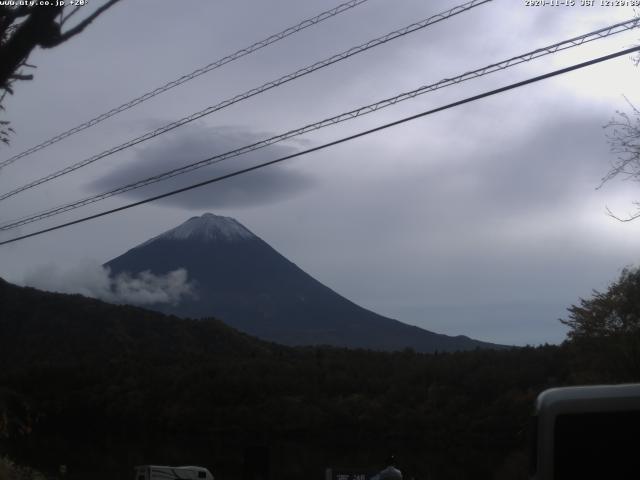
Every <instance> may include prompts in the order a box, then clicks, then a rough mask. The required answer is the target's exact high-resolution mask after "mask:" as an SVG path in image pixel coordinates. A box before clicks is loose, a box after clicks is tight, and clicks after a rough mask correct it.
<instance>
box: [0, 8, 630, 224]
mask: <svg viewBox="0 0 640 480" xmlns="http://www.w3.org/2000/svg"><path fill="white" fill-rule="evenodd" d="M638 25H640V18H639V19H631V20H628V21H626V22H620V23H617V24H614V25H611V26H609V27H605V28H601V29H599V30H595V31H593V32H589V33H586V34H584V35H580V36H578V37H573V38H570V39H568V40H565V41H562V42H558V43H554V44H552V45H549V46H545V47H542V48H538V49H536V50H533V51H530V52H527V53H524V54H522V55H518V56H515V57H511V58H509V59H506V60H502V61H500V62H497V63H493V64H491V65H488V66H485V67H482V68H479V69H477V70H472V71H469V72H466V73H464V74H462V75H459V76H456V77H452V78H445V79H443V80H440V81H438V82H436V83H433V84H430V85H425V86H421V87H419V88H417V89H415V90H412V91H409V92H405V93H401V94H399V95H396V96H395V97H391V98H387V99H384V100H380V101H378V102H376V103H372V104H369V105H366V106H363V107H359V108H356V109H354V110H351V111H348V112H345V113H341V114H339V115H336V116H333V117H330V118H326V119H324V120H321V121H319V122H316V123H312V124H309V125H306V126H303V127H300V128H297V129H294V130H290V131H288V132H285V133H282V134H280V135H275V136H272V137H270V138H266V139H263V140H260V141H258V142H255V143H252V144H250V145H245V146H243V147H240V148H237V149H234V150H230V151H228V152H225V153H222V154H218V155H215V156H212V157H209V158H206V159H204V160H200V161H198V162H194V163H191V164H188V165H185V166H183V167H179V168H175V169H172V170H169V171H166V172H163V173H159V174H157V175H154V176H151V177H147V178H144V179H142V180H138V181H136V182H133V183H130V184H127V185H124V186H121V187H118V188H115V189H113V190H109V191H107V192H103V193H100V194H97V195H94V196H91V197H87V198H84V199H82V200H78V201H75V202H72V203H67V204H63V205H58V206H56V207H53V208H50V209H47V210H44V211H41V212H38V213H35V214H31V215H29V216H26V217H23V218H19V219H16V220H12V221H10V222H7V223H4V224H2V225H0V231H4V230H10V229H12V228H16V227H19V226H22V225H25V224H28V223H32V222H35V221H38V220H41V219H44V218H48V217H51V216H53V215H57V214H60V213H64V212H67V211H70V210H74V209H76V208H80V207H83V206H86V205H88V204H91V203H95V202H98V201H100V200H104V199H106V198H109V197H112V196H115V195H118V194H120V193H125V192H128V191H131V190H135V189H138V188H142V187H144V186H147V185H150V184H153V183H157V182H159V181H162V180H166V179H168V178H172V177H175V176H177V175H182V174H184V173H188V172H190V171H193V170H197V169H199V168H202V167H205V166H208V165H212V164H216V163H220V162H222V161H225V160H227V159H229V158H233V157H237V156H240V155H243V154H245V153H249V152H252V151H255V150H258V149H261V148H264V147H267V146H269V145H273V144H275V143H279V142H282V141H284V140H287V139H290V138H293V137H296V136H299V135H302V134H305V133H309V132H312V131H315V130H319V129H321V128H325V127H328V126H331V125H335V124H338V123H341V122H344V121H347V120H351V119H354V118H357V117H360V116H363V115H366V114H369V113H373V112H376V111H378V110H381V109H383V108H386V107H390V106H392V105H395V104H397V103H399V102H402V101H405V100H409V99H412V98H415V97H416V96H418V95H423V94H425V93H428V92H431V91H434V90H437V89H440V88H444V87H447V86H450V85H455V84H457V83H460V82H463V81H466V80H470V79H473V78H478V77H480V76H483V75H487V74H489V73H493V72H496V71H499V70H504V69H506V68H510V67H513V66H515V65H519V64H521V63H524V62H528V61H531V60H533V59H536V58H539V57H542V56H545V55H550V54H553V53H555V52H558V51H561V50H566V49H568V48H573V47H576V46H579V45H582V44H584V43H586V42H590V41H593V40H597V39H601V38H606V37H607V36H610V35H613V34H615V33H619V32H621V31H625V30H629V29H631V28H634V27H635V26H638Z"/></svg>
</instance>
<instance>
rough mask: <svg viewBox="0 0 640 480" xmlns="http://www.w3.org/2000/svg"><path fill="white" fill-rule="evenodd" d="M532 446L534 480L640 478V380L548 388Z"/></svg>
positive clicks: (540, 403) (540, 398)
mask: <svg viewBox="0 0 640 480" xmlns="http://www.w3.org/2000/svg"><path fill="white" fill-rule="evenodd" d="M531 446H532V451H531V469H530V478H531V479H533V480H573V479H579V480H591V479H594V480H609V479H611V480H617V479H623V480H626V479H630V478H640V455H639V452H640V384H627V385H597V386H592V387H566V388H552V389H549V390H545V391H544V392H542V393H541V394H540V395H538V400H537V402H536V416H535V417H534V422H533V428H532V444H531Z"/></svg>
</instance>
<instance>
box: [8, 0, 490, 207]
mask: <svg viewBox="0 0 640 480" xmlns="http://www.w3.org/2000/svg"><path fill="white" fill-rule="evenodd" d="M491 1H493V0H472V1H470V2H467V3H465V4H463V5H459V6H456V7H453V8H451V9H449V10H447V11H445V12H442V13H439V14H437V15H433V16H431V17H429V18H426V19H424V20H422V21H420V22H416V23H413V24H411V25H409V26H407V27H404V28H401V29H399V30H395V31H393V32H390V33H387V34H386V35H383V36H381V37H378V38H375V39H373V40H370V41H368V42H366V43H363V44H361V45H358V46H357V47H352V48H350V49H348V50H346V51H344V52H342V53H339V54H336V55H333V56H331V57H329V58H327V59H325V60H322V61H319V62H316V63H314V64H312V65H309V66H307V67H304V68H301V69H300V70H297V71H296V72H294V73H290V74H288V75H284V76H282V77H280V78H278V79H277V80H272V81H270V82H267V83H265V84H263V85H261V86H260V87H256V88H252V89H251V90H248V91H246V92H244V93H241V94H239V95H236V96H234V97H231V98H229V99H227V100H224V101H222V102H220V103H218V104H216V105H213V106H210V107H207V108H205V109H204V110H200V111H199V112H196V113H193V114H191V115H189V116H187V117H183V118H181V119H180V120H176V121H174V122H172V123H169V124H167V125H164V126H162V127H159V128H157V129H155V130H153V131H151V132H147V133H145V134H144V135H141V136H139V137H136V138H134V139H132V140H129V141H128V142H125V143H123V144H120V145H118V146H115V147H112V148H110V149H108V150H105V151H104V152H102V153H99V154H97V155H94V156H92V157H89V158H86V159H84V160H81V161H79V162H77V163H74V164H73V165H70V166H68V167H66V168H63V169H62V170H58V171H56V172H54V173H51V174H49V175H47V176H45V177H42V178H40V179H38V180H34V181H33V182H30V183H28V184H26V185H23V186H21V187H19V188H16V189H14V190H12V191H10V192H7V193H4V194H2V195H0V201H1V200H5V199H7V198H9V197H12V196H14V195H17V194H18V193H20V192H23V191H25V190H28V189H30V188H33V187H36V186H38V185H42V184H43V183H45V182H48V181H51V180H53V179H54V178H58V177H61V176H63V175H67V174H69V173H71V172H73V171H75V170H78V169H79V168H82V167H85V166H87V165H90V164H92V163H94V162H97V161H98V160H100V159H102V158H105V157H108V156H110V155H113V154H114V153H117V152H120V151H122V150H125V149H127V148H131V147H133V146H134V145H138V144H139V143H142V142H145V141H147V140H151V139H152V138H155V137H157V136H159V135H162V134H164V133H167V132H169V131H171V130H173V129H175V128H178V127H181V126H182V125H186V124H187V123H190V122H193V121H194V120H198V119H200V118H202V117H204V116H206V115H210V114H212V113H214V112H217V111H219V110H222V109H224V108H227V107H229V106H231V105H234V104H235V103H238V102H241V101H243V100H246V99H248V98H251V97H253V96H255V95H258V94H260V93H263V92H265V91H267V90H271V89H272V88H276V87H279V86H280V85H283V84H285V83H288V82H290V81H292V80H295V79H297V78H300V77H302V76H304V75H308V74H309V73H312V72H315V71H316V70H319V69H321V68H324V67H327V66H329V65H332V64H334V63H337V62H340V61H342V60H345V59H347V58H350V57H352V56H354V55H357V54H359V53H362V52H365V51H367V50H370V49H372V48H375V47H377V46H379V45H382V44H384V43H387V42H390V41H392V40H395V39H397V38H400V37H403V36H405V35H408V34H410V33H413V32H416V31H418V30H421V29H423V28H426V27H428V26H430V25H433V24H435V23H438V22H441V21H443V20H446V19H448V18H451V17H453V16H455V15H458V14H460V13H462V12H466V11H468V10H470V9H472V8H474V7H477V6H480V5H483V4H485V3H488V2H491Z"/></svg>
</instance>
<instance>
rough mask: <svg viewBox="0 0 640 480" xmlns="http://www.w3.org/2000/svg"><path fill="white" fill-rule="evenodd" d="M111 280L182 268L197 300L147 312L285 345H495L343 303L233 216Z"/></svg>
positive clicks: (135, 256)
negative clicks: (220, 325) (208, 321)
mask: <svg viewBox="0 0 640 480" xmlns="http://www.w3.org/2000/svg"><path fill="white" fill-rule="evenodd" d="M105 266H106V267H108V268H109V269H110V271H111V274H112V275H118V274H120V273H125V272H126V273H129V274H133V275H135V274H139V273H141V272H144V271H150V272H151V273H153V274H155V275H163V274H167V273H169V272H171V271H174V270H176V269H179V268H184V269H186V270H187V272H188V275H189V279H190V280H191V281H192V282H194V283H195V290H196V295H195V296H194V297H191V298H185V299H183V300H182V301H181V302H180V303H179V304H177V305H167V304H162V305H160V304H158V305H154V306H151V307H149V308H151V309H155V310H158V311H161V312H163V313H169V314H173V315H177V316H179V317H190V318H204V317H216V318H219V319H220V320H222V321H223V322H225V323H227V324H228V325H230V326H232V327H234V328H236V329H238V330H240V331H243V332H245V333H248V334H250V335H254V336H256V337H259V338H262V339H265V340H269V341H273V342H277V343H282V344H286V345H332V346H337V347H349V348H366V349H374V350H402V349H405V348H412V349H414V350H416V351H419V352H434V351H454V350H469V349H475V348H499V346H498V345H493V344H490V343H485V342H481V341H478V340H473V339H471V338H468V337H465V336H456V337H451V336H447V335H441V334H436V333H433V332H430V331H427V330H424V329H421V328H418V327H415V326H410V325H407V324H404V323H401V322H399V321H397V320H393V319H390V318H386V317H383V316H381V315H378V314H376V313H374V312H372V311H369V310H367V309H365V308H362V307H360V306H358V305H356V304H355V303H353V302H351V301H349V300H347V299H346V298H344V297H342V296H341V295H339V294H338V293H336V292H334V291H333V290H331V289H330V288H328V287H327V286H325V285H323V284H322V283H320V282H318V281H317V280H315V279H314V278H313V277H311V276H310V275H309V274H307V273H306V272H304V271H303V270H302V269H300V268H299V267H297V266H296V265H295V264H293V263H292V262H290V261H289V260H287V259H286V258H285V257H283V256H282V255H281V254H279V253H278V252H277V251H275V250H274V249H273V248H272V247H270V246H269V245H268V244H267V243H266V242H264V241H263V240H261V239H260V238H259V237H258V236H256V235H254V234H253V233H252V232H251V231H249V230H248V229H247V228H246V227H244V226H243V225H242V224H240V223H239V222H238V221H236V220H235V219H233V218H230V217H222V216H217V215H213V214H211V213H205V214H204V215H202V216H200V217H193V218H190V219H189V220H187V221H186V222H184V223H183V224H181V225H179V226H177V227H176V228H173V229H171V230H168V231H167V232H165V233H162V234H161V235H158V236H156V237H154V238H151V239H150V240H148V241H146V242H144V243H142V244H140V245H138V246H137V247H134V248H133V249H131V250H129V251H128V252H126V253H124V254H123V255H121V256H119V257H117V258H114V259H113V260H110V261H109V262H107V263H106V264H105Z"/></svg>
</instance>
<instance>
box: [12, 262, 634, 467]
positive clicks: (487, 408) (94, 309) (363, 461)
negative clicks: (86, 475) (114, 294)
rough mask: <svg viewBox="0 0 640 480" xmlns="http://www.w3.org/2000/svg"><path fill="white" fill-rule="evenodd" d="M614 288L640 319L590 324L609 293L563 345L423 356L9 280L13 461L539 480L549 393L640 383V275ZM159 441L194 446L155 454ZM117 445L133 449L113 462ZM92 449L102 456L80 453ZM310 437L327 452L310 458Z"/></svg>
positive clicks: (574, 312) (581, 311)
mask: <svg viewBox="0 0 640 480" xmlns="http://www.w3.org/2000/svg"><path fill="white" fill-rule="evenodd" d="M615 288H618V290H617V291H614V290H615ZM625 288H626V290H624V289H625ZM621 289H622V290H624V291H623V292H621V291H619V290H621ZM634 289H637V290H634ZM610 292H612V295H613V294H614V293H615V295H617V296H616V298H618V299H620V298H627V301H626V303H625V302H624V301H623V302H622V304H623V305H624V308H626V309H627V310H624V311H622V310H621V312H622V313H624V316H625V318H633V315H635V327H633V325H632V326H630V325H629V324H626V325H624V328H623V329H620V330H616V329H617V328H618V325H617V324H615V322H614V324H608V325H604V326H603V325H599V326H598V327H597V328H595V330H594V331H595V332H596V333H594V331H589V330H588V327H589V325H590V324H591V323H593V319H594V318H595V317H596V316H594V315H587V313H588V312H593V311H595V310H597V308H598V307H601V308H600V310H601V311H600V314H601V316H603V317H607V318H611V316H612V314H611V308H612V307H611V305H612V304H611V302H610V301H609V303H608V304H607V302H606V300H607V299H608V297H607V294H608V293H609V292H607V294H599V295H600V297H598V296H597V295H596V296H595V297H594V299H593V300H583V301H582V303H581V304H580V305H578V306H574V307H572V309H571V310H570V312H569V319H568V320H566V322H567V323H568V324H569V326H570V327H571V332H572V333H571V335H570V339H569V340H568V341H567V342H565V343H564V344H563V345H561V346H549V345H547V346H538V347H525V348H512V349H506V350H476V351H469V352H459V353H440V354H438V353H436V354H418V353H416V352H414V351H412V350H409V349H407V350H404V351H400V352H395V353H384V352H374V351H366V350H346V349H338V348H330V347H305V348H291V347H283V346H279V345H276V344H270V343H266V342H263V341H260V340H257V339H254V338H252V337H249V336H247V335H244V334H242V333H239V332H237V331H235V330H233V329H231V328H229V327H227V326H225V325H224V324H223V323H222V322H220V321H218V320H214V319H209V320H199V321H194V320H184V319H178V318H176V317H169V316H164V315H161V314H158V313H154V312H150V311H146V310H143V309H139V308H134V307H129V306H116V305H109V304H105V303H103V302H100V301H97V300H91V299H87V298H84V297H81V296H78V295H61V294H52V293H45V292H40V291H37V290H34V289H30V288H22V287H16V286H14V285H11V284H8V283H6V282H3V281H0V448H2V450H0V457H1V456H2V454H3V453H4V454H8V455H10V456H11V458H12V459H13V460H14V461H16V462H22V463H24V464H29V465H31V466H34V467H36V468H40V469H41V470H43V471H45V472H49V473H55V468H57V465H58V464H59V463H63V462H62V460H61V459H60V458H57V457H56V455H58V456H64V457H65V458H66V459H67V460H65V461H66V462H67V463H69V464H71V465H72V467H70V470H69V478H77V477H74V475H73V473H74V468H73V466H75V465H76V464H77V466H76V467H75V472H89V471H90V469H91V468H94V472H95V471H100V470H101V468H102V470H105V469H106V470H107V471H109V472H111V474H110V475H106V476H105V478H115V477H114V475H116V474H117V475H121V476H125V473H122V472H126V474H128V472H129V471H130V469H131V467H132V466H133V464H131V465H125V464H124V463H126V462H139V463H152V462H161V463H170V461H169V460H173V459H175V461H176V462H181V459H182V458H184V461H182V462H181V463H187V462H188V461H190V460H194V461H195V460H198V461H202V462H206V461H209V462H210V463H211V464H214V465H215V466H217V467H218V468H217V469H216V471H217V472H222V473H221V474H220V475H217V476H218V478H240V476H241V473H242V472H241V469H242V461H243V459H242V452H243V451H244V450H246V448H248V447H250V446H254V445H264V446H268V447H265V448H270V452H271V453H270V455H271V456H272V457H273V460H272V462H271V463H272V467H271V470H272V471H273V472H277V473H278V475H277V476H278V477H281V478H296V477H297V476H299V475H301V474H305V475H307V476H310V477H312V478H318V479H319V478H322V476H323V471H322V470H321V468H322V466H323V465H324V466H328V465H335V464H338V463H339V464H341V465H343V466H372V467H380V466H382V464H381V462H382V460H383V457H382V456H383V455H386V454H388V453H389V452H395V453H396V454H397V456H398V458H399V462H400V466H401V467H402V468H403V470H404V471H405V473H406V474H409V475H408V476H407V478H410V477H415V478H416V479H427V478H433V479H443V478H476V479H480V478H488V479H491V478H495V479H501V478H526V477H523V476H522V475H523V474H524V473H523V472H524V466H523V465H524V464H525V460H526V446H527V425H528V422H529V417H530V415H531V413H532V408H533V404H534V400H535V398H536V395H537V394H538V393H539V392H540V391H542V390H544V389H545V388H548V387H552V386H560V385H570V384H579V383H593V382H619V381H629V380H638V370H637V365H638V358H639V357H638V353H637V352H638V350H635V349H636V348H637V345H638V344H640V343H639V342H638V329H637V325H638V320H637V319H638V312H639V311H640V308H639V305H638V302H639V300H638V299H639V298H640V296H639V295H637V293H638V292H640V280H639V279H638V274H634V273H630V272H626V273H625V274H624V275H623V278H621V280H620V281H619V282H618V283H617V284H616V285H614V286H612V289H611V291H610ZM625 295H626V297H625ZM609 300H610V298H609ZM598 302H600V303H604V304H605V305H604V306H601V305H600V304H599V303H598ZM607 305H608V306H609V310H608V311H606V307H607ZM603 309H604V310H603ZM616 312H617V311H615V312H614V313H616ZM632 322H633V320H632ZM618 323H619V322H618ZM634 328H635V330H634ZM607 329H608V330H607ZM621 332H622V333H621ZM105 439H111V440H109V441H107V440H105ZM159 439H165V440H162V442H163V444H164V445H165V446H166V445H176V444H179V445H183V446H184V447H185V449H186V450H191V456H189V454H187V455H186V456H184V457H179V456H177V454H176V453H175V452H173V453H170V454H167V455H165V456H164V457H163V458H158V456H160V455H159V454H158V453H154V454H150V453H149V452H150V451H154V452H156V451H155V450H154V449H153V448H152V447H153V446H151V447H150V446H149V445H150V444H153V443H154V441H155V442H156V443H158V442H160V440H159ZM168 439H169V440H168ZM179 439H183V440H179ZM127 442H129V443H127ZM53 444H55V445H57V447H56V448H57V450H56V448H53V449H52V447H51V445H53ZM114 444H116V445H119V446H120V448H123V447H122V446H123V445H125V444H126V445H130V446H131V448H126V449H125V450H126V451H127V453H126V454H124V453H123V455H122V456H121V457H117V456H116V457H117V458H116V457H110V456H109V449H110V448H111V447H113V449H114V451H116V450H118V448H117V447H114V446H113V445H114ZM61 445H66V447H62V446H61ZM88 445H95V446H96V448H95V449H96V450H101V451H102V453H101V454H99V453H96V452H95V451H93V450H92V453H90V454H89V453H86V454H85V453H83V454H82V455H78V457H79V458H74V457H73V454H72V453H70V452H73V451H74V449H75V450H76V451H78V452H80V451H84V450H83V448H87V446H88ZM110 445H111V446H110ZM140 445H146V447H145V448H146V453H145V449H144V448H140V449H138V447H139V446H140ZM188 445H194V448H192V449H189V448H187V446H188ZM202 445H208V447H207V448H208V450H207V448H204V449H203V450H202V452H203V453H202V454H201V455H200V456H197V457H196V456H195V454H194V453H193V452H195V451H196V450H198V447H197V446H202ZM291 445H293V446H294V447H291ZM302 446H306V447H307V449H308V450H309V451H315V452H321V453H316V454H314V455H311V454H310V455H309V458H305V456H304V453H300V452H299V451H298V450H296V449H302ZM64 448H66V450H65V449H64ZM174 450H175V449H174ZM45 451H46V452H48V453H45ZM133 451H139V452H140V453H136V454H133V453H132V452H133ZM276 451H280V453H279V454H276V453H275V452H276ZM55 452H57V453H55ZM283 452H284V453H283ZM296 452H297V453H296ZM165 453H166V452H165ZM150 457H152V458H150ZM205 457H206V458H205ZM89 459H90V460H89ZM70 460H71V461H70ZM83 462H84V464H83ZM88 463H91V464H92V465H93V467H91V466H90V465H88ZM79 476H80V475H78V477H79ZM273 476H274V478H275V476H276V475H275V474H274V475H273ZM127 478H128V477H127Z"/></svg>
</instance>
